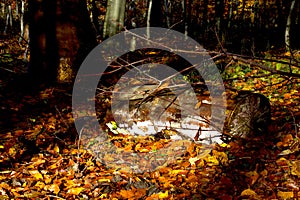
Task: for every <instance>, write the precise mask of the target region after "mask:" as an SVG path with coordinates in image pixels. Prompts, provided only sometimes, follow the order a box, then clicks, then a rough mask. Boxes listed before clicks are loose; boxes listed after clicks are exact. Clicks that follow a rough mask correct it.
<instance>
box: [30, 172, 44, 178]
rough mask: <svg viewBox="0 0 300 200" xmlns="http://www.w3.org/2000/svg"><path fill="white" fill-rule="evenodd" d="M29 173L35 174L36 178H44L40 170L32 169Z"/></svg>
mask: <svg viewBox="0 0 300 200" xmlns="http://www.w3.org/2000/svg"><path fill="white" fill-rule="evenodd" d="M29 173H30V174H31V175H33V176H34V178H35V179H36V180H40V179H41V180H43V175H42V174H41V173H40V172H39V171H38V170H31V171H29Z"/></svg>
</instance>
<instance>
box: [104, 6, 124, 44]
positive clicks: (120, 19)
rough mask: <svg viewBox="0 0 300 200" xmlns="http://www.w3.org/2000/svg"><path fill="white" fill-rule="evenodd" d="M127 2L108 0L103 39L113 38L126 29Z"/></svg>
mask: <svg viewBox="0 0 300 200" xmlns="http://www.w3.org/2000/svg"><path fill="white" fill-rule="evenodd" d="M125 5H126V1H125V0H108V2H107V10H106V16H105V22H104V31H103V37H104V38H107V37H111V36H113V35H115V34H117V33H119V32H120V31H121V30H122V29H123V27H124V17H125Z"/></svg>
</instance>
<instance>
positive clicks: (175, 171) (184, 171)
mask: <svg viewBox="0 0 300 200" xmlns="http://www.w3.org/2000/svg"><path fill="white" fill-rule="evenodd" d="M186 173H187V170H184V169H176V170H171V171H170V172H169V174H170V175H177V174H186Z"/></svg>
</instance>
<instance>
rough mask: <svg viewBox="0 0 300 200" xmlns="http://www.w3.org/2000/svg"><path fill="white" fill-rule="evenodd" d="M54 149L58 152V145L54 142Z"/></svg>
mask: <svg viewBox="0 0 300 200" xmlns="http://www.w3.org/2000/svg"><path fill="white" fill-rule="evenodd" d="M54 151H55V152H56V153H59V147H58V145H57V144H55V146H54Z"/></svg>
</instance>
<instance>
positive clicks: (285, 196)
mask: <svg viewBox="0 0 300 200" xmlns="http://www.w3.org/2000/svg"><path fill="white" fill-rule="evenodd" d="M277 195H278V197H280V199H293V198H294V192H282V191H279V192H278V193H277Z"/></svg>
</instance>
